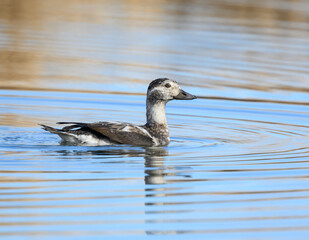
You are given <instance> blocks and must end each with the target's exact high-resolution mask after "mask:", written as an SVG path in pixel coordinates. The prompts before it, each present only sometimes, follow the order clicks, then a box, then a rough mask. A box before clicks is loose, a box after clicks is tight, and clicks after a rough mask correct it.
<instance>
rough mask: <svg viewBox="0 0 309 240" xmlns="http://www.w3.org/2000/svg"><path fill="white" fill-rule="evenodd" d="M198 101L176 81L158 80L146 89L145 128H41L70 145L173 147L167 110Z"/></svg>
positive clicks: (123, 124)
mask: <svg viewBox="0 0 309 240" xmlns="http://www.w3.org/2000/svg"><path fill="white" fill-rule="evenodd" d="M196 98H197V97H196V96H195V95H192V94H190V93H188V92H186V91H184V90H182V89H181V88H180V86H179V84H178V83H177V82H176V81H175V80H171V79H169V78H158V79H155V80H153V81H152V82H151V83H150V84H149V86H148V89H147V99H146V119H147V122H146V124H144V125H134V124H131V123H126V122H105V121H100V122H94V123H85V122H57V124H59V125H66V126H64V127H62V128H61V129H58V128H54V127H51V126H47V125H45V124H39V125H41V127H42V128H43V129H44V130H46V131H48V132H50V133H53V134H57V135H58V136H59V137H60V138H61V140H62V143H63V144H67V145H96V146H100V145H114V144H126V145H134V146H167V145H168V144H169V143H170V135H169V129H168V125H167V121H166V115H165V106H166V104H167V103H168V102H170V101H172V100H193V99H196Z"/></svg>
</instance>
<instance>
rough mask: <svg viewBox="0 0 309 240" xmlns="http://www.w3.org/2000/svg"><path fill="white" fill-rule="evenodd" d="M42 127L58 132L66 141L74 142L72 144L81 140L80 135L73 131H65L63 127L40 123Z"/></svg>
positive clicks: (51, 131)
mask: <svg viewBox="0 0 309 240" xmlns="http://www.w3.org/2000/svg"><path fill="white" fill-rule="evenodd" d="M39 125H40V126H41V127H42V129H44V130H45V131H48V132H50V133H54V134H57V135H58V136H59V137H61V139H62V140H63V141H64V142H68V143H72V144H78V143H80V140H79V138H78V136H76V135H74V134H73V133H70V132H65V131H63V130H62V129H57V128H53V127H50V126H47V125H45V124H39Z"/></svg>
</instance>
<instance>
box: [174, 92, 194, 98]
mask: <svg viewBox="0 0 309 240" xmlns="http://www.w3.org/2000/svg"><path fill="white" fill-rule="evenodd" d="M196 98H197V97H196V96H194V95H192V94H190V93H187V92H186V91H184V90H181V91H180V93H179V94H178V95H177V96H175V97H174V99H177V100H192V99H196Z"/></svg>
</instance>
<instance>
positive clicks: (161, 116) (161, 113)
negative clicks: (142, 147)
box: [146, 99, 167, 128]
mask: <svg viewBox="0 0 309 240" xmlns="http://www.w3.org/2000/svg"><path fill="white" fill-rule="evenodd" d="M165 105H166V102H165V101H155V102H152V101H150V100H149V99H147V103H146V108H147V113H146V116H147V125H148V126H149V127H152V126H156V125H161V126H162V125H163V126H164V127H166V128H167V122H166V116H165Z"/></svg>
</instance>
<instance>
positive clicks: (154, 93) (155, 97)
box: [149, 90, 163, 102]
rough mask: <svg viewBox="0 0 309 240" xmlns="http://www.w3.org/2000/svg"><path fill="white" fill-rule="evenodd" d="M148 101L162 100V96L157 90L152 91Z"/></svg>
mask: <svg viewBox="0 0 309 240" xmlns="http://www.w3.org/2000/svg"><path fill="white" fill-rule="evenodd" d="M149 100H150V101H152V102H155V101H158V100H163V94H162V93H161V92H160V91H158V90H154V91H152V92H151V95H150V96H149Z"/></svg>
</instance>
